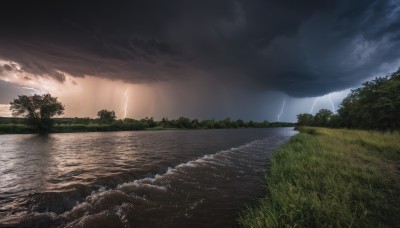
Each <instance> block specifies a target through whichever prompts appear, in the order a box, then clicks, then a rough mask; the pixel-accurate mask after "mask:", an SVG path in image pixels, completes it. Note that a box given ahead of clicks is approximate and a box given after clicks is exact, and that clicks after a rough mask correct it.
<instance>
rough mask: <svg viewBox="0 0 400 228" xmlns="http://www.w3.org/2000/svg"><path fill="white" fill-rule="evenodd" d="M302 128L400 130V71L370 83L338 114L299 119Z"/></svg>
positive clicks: (347, 100) (354, 93) (344, 103)
mask: <svg viewBox="0 0 400 228" xmlns="http://www.w3.org/2000/svg"><path fill="white" fill-rule="evenodd" d="M297 120H298V121H297V124H298V125H300V126H321V127H334V128H356V129H375V130H399V129H400V69H399V70H397V71H396V72H394V73H392V74H391V75H388V76H386V77H377V78H375V79H374V80H372V81H367V82H365V83H364V84H362V86H361V87H360V88H358V89H355V90H352V91H351V93H350V94H349V95H348V96H347V97H346V98H345V99H343V101H342V103H341V104H340V106H339V109H338V111H337V114H333V113H332V112H331V111H330V110H327V109H321V110H320V111H319V112H318V113H316V114H315V116H314V115H311V114H308V113H302V114H299V115H297Z"/></svg>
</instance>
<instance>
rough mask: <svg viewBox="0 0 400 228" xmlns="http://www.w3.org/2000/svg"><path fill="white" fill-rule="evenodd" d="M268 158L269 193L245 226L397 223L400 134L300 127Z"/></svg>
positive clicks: (244, 218) (242, 220) (243, 221)
mask: <svg viewBox="0 0 400 228" xmlns="http://www.w3.org/2000/svg"><path fill="white" fill-rule="evenodd" d="M300 132H301V133H300V134H298V135H296V136H294V137H293V138H292V139H291V140H290V141H289V142H288V143H287V144H285V145H283V146H282V147H280V148H279V149H278V150H277V151H276V152H275V154H274V156H273V158H272V159H271V160H270V162H269V167H270V170H269V173H268V174H267V177H266V178H267V181H266V186H267V195H266V197H265V198H263V199H261V200H260V204H259V206H258V207H257V208H251V209H248V210H247V211H245V212H244V213H243V214H242V216H241V218H240V224H241V225H242V226H243V227H253V228H254V227H284V226H288V227H332V226H333V227H351V226H354V227H396V226H398V218H397V217H398V215H399V214H400V208H399V207H398V205H400V141H399V138H400V134H399V132H392V133H389V132H387V133H383V132H376V131H363V130H344V129H327V128H312V127H302V128H300Z"/></svg>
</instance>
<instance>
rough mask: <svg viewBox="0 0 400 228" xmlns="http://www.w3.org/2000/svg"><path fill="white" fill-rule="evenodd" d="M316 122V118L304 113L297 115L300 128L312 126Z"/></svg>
mask: <svg viewBox="0 0 400 228" xmlns="http://www.w3.org/2000/svg"><path fill="white" fill-rule="evenodd" d="M313 122H314V116H313V115H312V114H308V113H302V114H298V115H297V124H298V125H299V126H311V125H313Z"/></svg>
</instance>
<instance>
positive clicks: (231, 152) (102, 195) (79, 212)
mask: <svg viewBox="0 0 400 228" xmlns="http://www.w3.org/2000/svg"><path fill="white" fill-rule="evenodd" d="M262 141H263V140H255V141H252V142H250V143H247V144H245V145H242V146H239V147H234V148H230V149H228V150H222V151H218V152H216V153H214V154H207V155H204V156H202V157H199V158H197V159H195V160H190V161H188V162H185V163H181V164H178V165H176V166H175V167H174V168H171V167H169V168H168V169H167V171H166V172H165V173H164V174H156V175H155V176H154V177H146V178H142V179H138V180H134V181H131V182H126V183H122V184H119V185H118V186H117V187H116V188H115V189H106V188H105V187H101V188H99V189H98V190H97V191H94V192H92V193H91V194H90V195H89V196H87V197H86V200H85V201H84V202H82V203H79V204H77V205H75V206H74V207H73V208H72V209H71V210H69V211H66V212H64V213H62V214H60V215H58V216H57V215H55V214H52V215H50V216H51V217H58V218H60V219H61V220H64V219H66V220H70V221H67V224H65V225H66V226H70V225H72V226H74V225H77V224H80V223H82V222H84V221H85V220H87V219H90V218H92V217H93V218H95V217H96V216H98V215H99V214H101V213H105V212H106V211H107V210H108V208H107V207H108V204H107V203H110V202H111V203H110V206H112V207H115V206H116V205H113V203H112V202H113V200H111V201H110V199H111V198H112V197H120V199H122V200H123V199H124V197H125V198H127V199H134V198H136V199H137V198H140V199H141V200H142V201H143V202H145V201H147V200H146V199H145V198H143V197H140V196H136V195H135V193H134V191H132V189H131V188H134V189H140V188H144V189H153V190H157V191H163V192H167V191H168V189H169V188H170V186H169V185H165V182H164V183H163V182H161V181H160V180H163V179H165V178H167V177H169V176H172V175H177V174H180V173H181V174H182V173H183V174H186V175H187V174H188V169H193V168H196V167H201V166H205V165H209V166H210V167H212V165H214V166H217V167H218V166H232V165H234V163H233V161H232V159H236V160H237V158H236V156H235V155H236V154H242V153H243V152H245V151H246V150H245V149H246V148H248V147H252V146H255V147H256V148H258V147H260V149H261V147H262V145H263V144H264V143H263V142H262ZM211 175H212V174H211ZM213 190H214V189H213ZM203 201H204V199H202V200H200V201H197V202H194V203H193V204H192V205H191V207H190V209H192V210H193V209H194V208H196V207H197V206H198V205H199V204H202V203H203ZM103 202H104V204H105V205H104V207H103V206H102V205H103V204H102V203H103ZM99 204H100V207H101V210H102V212H100V213H98V212H97V213H95V214H91V213H93V211H94V210H95V207H99V206H98V205H99ZM128 204H129V202H126V203H125V202H124V203H122V204H121V205H119V206H118V210H117V215H118V217H119V218H120V220H121V221H122V222H126V216H125V215H124V213H123V210H122V207H124V205H125V206H127V205H128ZM90 211H92V212H90ZM62 218H64V219H62Z"/></svg>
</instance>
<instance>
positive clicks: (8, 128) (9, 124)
mask: <svg viewBox="0 0 400 228" xmlns="http://www.w3.org/2000/svg"><path fill="white" fill-rule="evenodd" d="M102 113H104V111H103V112H102ZM52 120H53V121H54V124H53V125H52V127H51V128H50V129H49V132H50V133H67V132H96V131H135V130H166V129H223V128H267V127H291V126H294V124H293V123H284V122H268V121H263V122H255V121H243V120H240V119H239V120H231V119H230V118H226V119H224V120H215V119H208V120H201V121H200V120H197V119H189V118H186V117H180V118H178V119H175V120H168V119H167V118H163V119H162V120H159V121H157V120H155V119H154V118H148V117H146V118H143V119H140V120H135V119H131V118H125V119H123V120H121V119H119V120H116V119H115V118H111V119H110V118H105V119H104V117H103V118H101V117H99V118H96V119H92V118H54V119H52ZM26 121H27V120H26V119H23V118H5V117H3V118H1V117H0V134H12V133H14V134H18V133H21V134H22V133H35V132H37V131H36V129H34V128H32V127H30V126H29V125H27V122H26Z"/></svg>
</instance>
